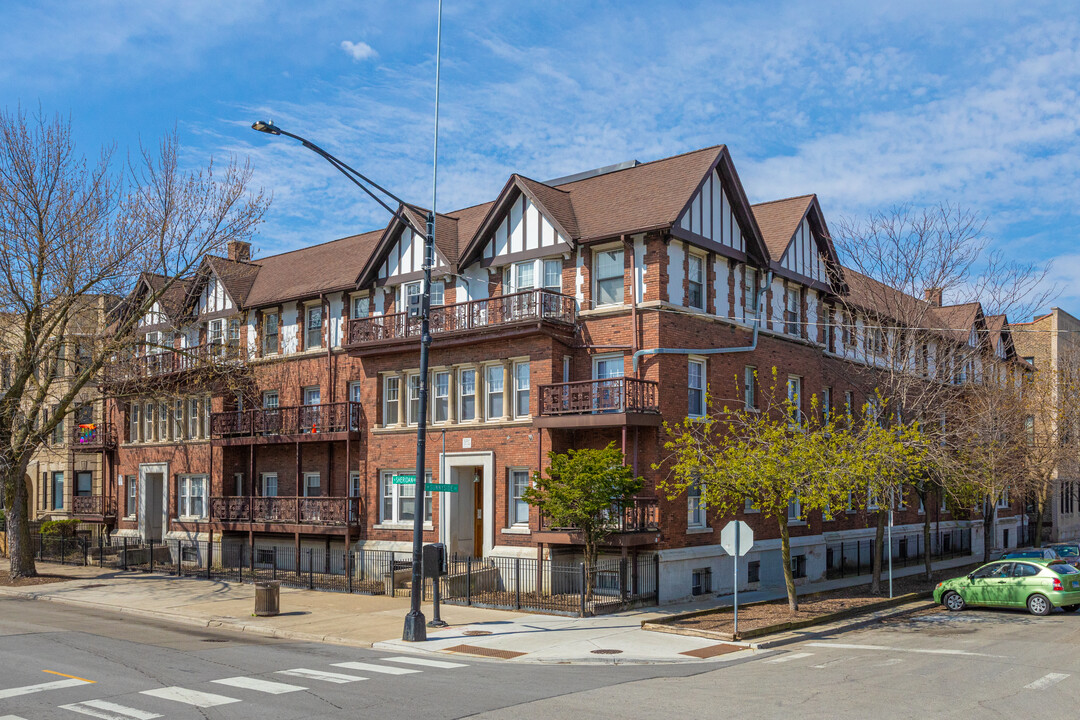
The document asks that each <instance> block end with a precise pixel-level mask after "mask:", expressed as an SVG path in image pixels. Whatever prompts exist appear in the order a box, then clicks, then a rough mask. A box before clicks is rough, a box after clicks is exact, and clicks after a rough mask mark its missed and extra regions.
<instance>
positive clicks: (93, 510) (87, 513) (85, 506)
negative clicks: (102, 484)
mask: <svg viewBox="0 0 1080 720" xmlns="http://www.w3.org/2000/svg"><path fill="white" fill-rule="evenodd" d="M71 514H72V515H74V516H75V517H78V518H88V519H89V518H98V519H101V520H104V519H105V518H107V517H116V498H111V497H102V496H101V495H76V496H75V497H73V498H71Z"/></svg>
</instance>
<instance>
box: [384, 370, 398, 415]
mask: <svg viewBox="0 0 1080 720" xmlns="http://www.w3.org/2000/svg"><path fill="white" fill-rule="evenodd" d="M399 385H400V381H399V379H398V376H397V375H387V376H385V377H384V378H383V425H397V424H398V417H399V412H398V406H399V405H400V401H399V396H398V393H399V390H400V387H399Z"/></svg>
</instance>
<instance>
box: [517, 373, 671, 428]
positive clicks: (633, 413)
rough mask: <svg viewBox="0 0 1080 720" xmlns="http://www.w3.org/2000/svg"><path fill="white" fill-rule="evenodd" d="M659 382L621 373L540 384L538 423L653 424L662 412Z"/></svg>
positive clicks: (569, 425)
mask: <svg viewBox="0 0 1080 720" xmlns="http://www.w3.org/2000/svg"><path fill="white" fill-rule="evenodd" d="M659 392H660V384H659V383H657V382H654V381H652V380H638V379H637V378H630V377H621V378H610V379H607V380H578V381H576V382H566V383H555V384H554V385H541V386H540V416H539V417H537V418H534V419H533V425H534V426H536V427H548V428H571V429H573V428H584V427H621V426H627V425H630V426H633V425H638V426H654V427H658V426H660V425H661V424H663V420H662V418H661V416H660V401H659Z"/></svg>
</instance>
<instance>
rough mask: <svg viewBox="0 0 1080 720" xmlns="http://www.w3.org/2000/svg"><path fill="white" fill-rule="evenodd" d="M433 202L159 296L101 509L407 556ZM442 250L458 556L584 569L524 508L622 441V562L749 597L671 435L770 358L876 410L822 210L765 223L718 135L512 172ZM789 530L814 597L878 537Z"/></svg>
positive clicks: (179, 532)
mask: <svg viewBox="0 0 1080 720" xmlns="http://www.w3.org/2000/svg"><path fill="white" fill-rule="evenodd" d="M424 212H425V211H423V210H421V209H418V208H414V207H407V206H406V207H402V208H400V210H399V212H398V214H397V215H396V216H395V218H394V219H393V220H392V221H391V222H390V223H389V225H388V226H387V227H385V228H382V229H379V230H375V231H372V232H367V233H363V234H360V235H355V236H351V237H346V238H342V239H340V240H335V241H333V242H327V243H323V244H319V245H314V246H311V247H308V248H304V249H301V250H296V251H293V252H288V253H283V254H280V255H274V256H269V257H264V258H259V259H255V260H252V259H251V258H250V257H249V253H250V250H249V247H248V246H246V245H245V244H242V243H235V244H233V245H232V246H231V247H230V248H229V252H228V257H227V258H221V257H207V258H205V262H204V263H203V264H202V266H201V267H200V268H199V270H198V271H197V272H196V273H195V274H194V275H193V276H192V277H190V278H185V279H184V280H183V282H182V283H178V284H177V285H175V286H174V288H173V290H172V291H171V292H170V293H169V294H168V295H167V296H165V297H163V298H162V300H161V302H159V303H158V304H157V305H156V306H155V307H154V309H153V311H152V312H151V313H149V314H148V315H147V316H146V317H145V318H144V319H143V324H142V327H141V332H142V333H143V334H144V337H143V340H144V341H145V346H144V348H143V349H142V350H140V352H139V353H137V354H136V355H135V356H134V357H133V358H130V359H128V360H126V361H124V362H118V363H117V364H116V365H115V366H113V367H111V368H110V369H109V372H108V374H107V376H106V383H105V385H104V387H105V390H106V392H107V394H108V396H109V398H110V399H109V401H108V412H107V416H106V417H105V418H104V423H105V426H106V427H107V428H110V429H112V430H113V431H115V434H116V437H117V438H118V439H119V442H118V443H117V445H116V447H115V448H111V447H110V448H105V449H104V452H103V455H104V457H105V460H106V462H105V463H104V466H103V468H104V469H103V470H102V472H103V473H104V478H105V479H104V481H103V482H96V483H95V484H94V485H93V487H94V488H95V490H96V489H98V488H100V492H101V493H102V494H103V497H104V500H103V501H102V502H103V504H104V506H105V507H109V508H115V511H114V515H113V516H110V517H104V518H98V519H101V520H103V521H104V522H106V524H107V525H108V527H109V528H110V529H111V530H112V531H113V533H114V536H115V537H138V538H144V539H145V538H153V539H155V540H160V539H178V538H182V539H192V538H198V539H204V540H206V539H215V540H216V539H217V538H221V537H233V538H239V539H246V540H247V541H248V542H249V543H253V544H259V545H262V546H271V545H277V546H285V547H291V548H298V549H299V548H303V547H305V546H306V547H326V548H330V547H334V548H338V549H343V548H345V547H351V548H369V549H394V550H408V549H409V548H410V540H411V527H412V517H413V512H415V511H417V506H418V505H417V499H416V498H415V497H414V494H413V492H412V490H413V489H414V486H410V485H397V484H394V483H393V481H392V478H393V476H394V475H397V474H407V473H411V472H412V469H413V467H414V464H415V454H416V432H415V424H416V420H417V418H416V411H417V406H418V387H419V379H418V375H417V368H418V367H419V320H418V319H417V318H414V317H411V316H410V315H409V313H408V312H407V308H408V306H409V302H410V298H412V297H414V296H418V295H419V293H420V291H421V282H422V281H421V277H422V272H421V269H420V264H421V252H422V229H423V227H424ZM435 245H436V261H435V269H434V271H433V285H432V306H433V309H432V313H431V328H432V337H433V339H432V344H431V359H430V364H431V370H430V372H431V376H430V386H429V387H430V393H429V398H430V403H429V404H430V417H429V426H428V427H429V435H428V442H427V467H428V468H429V469H430V472H431V479H432V480H433V481H441V482H448V483H456V484H457V485H458V486H459V490H458V492H456V493H435V494H434V495H432V496H429V497H426V498H424V499H422V502H421V506H422V510H421V511H422V512H424V514H425V521H426V525H425V527H426V529H427V531H426V533H425V541H427V542H435V541H441V542H445V543H446V544H447V545H448V547H449V550H450V552H451V553H454V554H457V555H458V556H472V557H480V556H512V557H537V556H549V557H563V556H565V557H570V556H574V555H575V554H580V546H579V545H578V544H577V541H576V538H575V535H574V533H573V532H572V531H569V530H566V529H559V528H552V527H549V525H548V523H547V522H546V521H545V519H544V518H541V517H539V516H538V514H537V512H536V510H535V509H533V508H530V507H529V506H528V505H527V504H526V503H524V502H523V501H522V499H521V496H522V492H523V490H524V488H525V486H526V484H527V482H528V479H529V476H530V474H531V473H532V472H533V471H535V470H537V469H542V468H543V467H544V466H545V465H546V462H547V458H546V455H547V453H548V452H549V451H552V450H554V451H564V450H566V449H567V448H573V447H601V446H604V445H606V444H608V443H610V442H614V443H616V445H617V446H619V447H620V448H622V450H623V452H624V454H625V457H626V459H627V463H628V464H630V465H632V466H633V467H634V469H635V471H636V472H637V473H638V474H640V475H642V476H643V477H644V478H645V480H646V483H645V489H644V490H643V491H642V493H641V494H640V497H638V498H636V499H635V500H634V501H633V502H632V503H631V504H630V506H628V507H626V508H624V509H622V511H621V512H620V513H619V516H620V517H619V520H618V531H617V532H614V533H613V534H612V535H611V536H610V537H609V541H608V542H609V547H608V548H607V550H606V552H608V553H611V554H616V555H624V556H625V555H641V554H645V553H647V554H659V556H660V572H661V577H660V600H661V602H668V601H675V600H679V599H682V598H686V597H688V596H690V595H691V594H692V593H702V592H725V591H730V582H731V581H730V579H729V578H730V577H731V564H730V563H731V558H730V557H729V556H727V555H726V554H725V553H724V552H723V550H722V549H721V548H720V546H719V533H720V530H721V528H722V527H723V524H724V523H725V522H726V521H727V520H728V518H719V517H714V515H713V513H711V512H704V511H703V510H702V508H701V507H700V506H699V504H698V502H697V500H696V498H694V497H690V498H687V497H682V498H678V499H675V500H668V499H667V498H666V497H664V496H663V494H662V493H659V492H657V489H656V487H657V483H658V482H659V480H660V479H661V478H662V477H663V471H656V470H653V469H652V467H653V464H654V463H657V462H661V461H662V460H663V447H662V446H663V442H664V436H663V430H662V427H661V425H662V423H663V421H664V420H665V419H668V420H679V419H682V418H683V417H686V416H687V415H688V414H689V415H695V414H702V413H704V412H705V407H704V400H703V398H704V392H705V390H706V388H708V389H709V391H710V393H712V394H713V395H715V396H717V397H720V398H728V399H736V400H737V401H738V402H745V403H746V404H748V405H751V406H752V405H754V404H755V403H756V402H758V399H759V397H760V393H761V391H762V390H761V388H758V387H755V384H756V383H755V379H754V371H755V369H756V370H757V371H758V372H759V373H761V374H762V375H764V374H767V373H768V372H769V371H770V370H771V368H773V367H776V368H777V369H778V372H779V374H780V377H781V378H783V380H782V382H786V383H787V385H788V387H791V388H794V392H796V393H797V394H798V396H799V398H800V402H802V403H804V404H807V408H806V409H807V410H808V409H809V407H808V403H809V398H810V396H811V395H817V396H818V397H819V398H822V400H823V402H825V403H827V404H828V405H829V406H830V407H837V408H839V407H843V406H845V405H846V406H848V407H854V408H857V407H861V405H862V403H863V402H864V401H865V400H866V398H867V397H869V396H871V395H872V394H873V387H869V386H867V383H866V382H865V381H863V380H861V378H863V377H865V374H864V373H857V372H853V371H852V370H853V368H854V367H856V366H858V367H865V366H868V365H873V363H874V362H876V358H875V354H876V353H879V352H880V351H881V348H880V347H878V344H877V342H876V338H877V332H876V330H875V329H874V328H872V327H870V326H869V325H868V316H866V317H864V316H859V315H858V314H856V315H855V316H854V317H849V316H848V315H845V313H843V312H842V311H841V309H840V305H839V304H838V303H837V297H838V293H840V292H851V291H852V288H857V287H858V285H859V283H860V282H870V281H869V280H867V279H865V278H862V277H861V276H856V275H854V274H853V273H851V272H850V271H845V270H844V269H843V268H841V267H840V265H839V263H838V260H837V256H836V253H835V251H834V249H833V247H832V245H831V242H830V240H829V234H828V229H827V225H826V222H825V218H824V216H823V214H822V211H821V209H820V207H819V205H818V202H817V199H816V197H815V196H813V195H807V196H802V197H797V198H790V199H786V200H778V201H775V202H770V203H763V204H760V205H755V206H751V205H750V204H749V203H748V201H747V199H746V195H745V193H744V191H743V187H742V184H741V182H740V180H739V177H738V174H737V173H736V171H735V167H734V165H733V164H732V162H731V159H730V156H729V154H728V151H727V149H726V148H725V147H723V146H718V147H711V148H706V149H703V150H698V151H695V152H691V153H687V154H684V155H679V156H676V157H671V158H667V159H664V160H659V161H655V162H650V163H645V164H639V163H627V164H624V165H622V166H615V167H612V168H606V169H602V170H598V171H592V172H587V173H582V174H581V175H578V176H571V177H567V178H562V179H559V180H554V181H549V182H547V183H540V182H536V181H534V180H530V179H528V178H525V177H522V176H519V175H512V176H511V177H510V178H509V180H508V181H507V182H506V184H505V186H504V187H503V189H502V191H501V192H500V194H499V196H498V197H497V198H495V200H493V201H492V202H489V203H485V204H483V205H477V206H474V207H469V208H464V209H461V210H457V211H453V212H447V213H444V214H440V215H439V216H438V218H437V222H436V238H435ZM161 281H162V279H161V278H155V277H146V278H144V279H143V281H142V285H141V286H140V287H139V288H137V289H135V290H134V291H133V292H135V293H139V292H147V291H149V290H151V289H152V288H153V287H154V284H155V283H160V282H161ZM917 302H924V301H923V300H918V301H917ZM937 304H938V305H940V299H938V300H937ZM938 310H939V311H940V312H941V314H942V317H943V318H946V317H947V320H948V322H950V323H952V324H950V325H948V326H947V327H952V328H956V329H957V330H958V332H957V333H956V334H957V335H958V336H959V337H960V338H962V339H961V340H952V339H949V338H943V340H942V343H941V344H940V346H939V347H938V352H939V353H940V354H941V357H943V358H944V357H945V356H946V355H947V354H948V353H946V352H945V350H944V349H945V347H946V346H947V345H948V344H949V343H952V342H955V343H957V344H960V345H963V344H965V342H966V341H967V340H968V339H969V338H970V339H971V342H972V343H973V344H972V345H970V350H971V352H972V355H973V357H974V358H975V360H974V362H976V363H981V362H983V360H982V359H981V358H984V357H985V359H986V361H987V362H989V361H990V359H991V358H992V356H993V354H994V353H995V351H996V348H1004V350H1003V351H1002V352H1001V353H998V355H999V357H998V359H1001V360H1006V361H1008V360H1011V359H1013V358H1014V357H1015V351H1013V350H1012V344H1011V342H1007V343H1001V342H998V340H999V339H1001V338H1002V337H1004V338H1006V339H1007V338H1008V334H1009V331H1008V325H1007V323H1006V322H1004V319H1001V321H1000V322H997V324H996V325H993V327H992V326H991V325H992V324H991V323H988V320H987V318H985V317H984V316H983V314H982V312H981V309H980V308H978V306H977V305H976V306H961V307H959V308H938ZM756 323H759V330H758V331H757V332H755V330H754V328H755V324H756ZM956 323H960V325H957V324H956ZM721 348H724V349H731V350H733V351H731V352H726V353H724V354H717V353H715V352H713V351H715V350H716V349H721ZM738 349H741V350H738ZM933 362H934V361H933V359H932V363H933ZM938 364H939V366H940V367H942V368H944V360H942V361H941V362H940V363H938ZM946 370H947V368H946ZM907 500H908V502H906V503H901V505H900V508H899V510H898V512H897V520H896V523H897V525H898V527H897V528H896V532H898V533H899V532H902V531H904V530H906V531H907V532H910V533H911V534H915V533H918V532H919V531H920V529H921V527H922V523H923V518H924V513H927V512H928V513H930V514H931V515H932V516H933V519H934V522H935V528H936V531H948V530H951V529H954V528H969V527H970V528H972V533H973V546H974V547H973V549H974V550H975V551H976V552H978V551H980V550H981V547H982V544H983V542H984V541H988V542H991V543H992V544H993V545H994V546H995V547H1000V546H1010V545H1015V543H1016V539H1017V536H1018V532H1019V529H1020V523H1021V519H1020V517H1019V514H1018V513H1016V512H1014V511H1013V509H1012V508H1011V507H1009V506H1008V503H1007V502H1006V503H1004V504H1003V506H1002V507H1001V509H1000V513H999V520H998V522H997V525H996V527H995V533H996V536H995V537H994V538H990V539H989V540H985V539H984V538H982V535H981V532H982V531H981V527H980V524H979V522H978V521H977V520H973V519H966V518H964V519H961V518H954V517H952V516H951V515H950V514H949V513H948V512H947V511H946V510H945V508H944V506H943V505H942V504H941V503H937V502H936V503H934V507H928V508H923V507H920V503H919V502H918V499H917V498H916V497H915V496H914V495H912V496H911V497H910V498H907ZM76 509H77V508H76ZM792 513H793V515H792V517H793V524H792V530H791V534H792V547H793V550H792V553H793V555H794V556H795V557H794V559H793V564H796V567H797V574H798V575H799V576H801V577H802V578H804V579H802V580H800V582H812V581H814V580H816V579H820V578H822V577H823V576H824V575H825V573H826V571H827V566H831V565H832V564H834V563H835V562H836V561H835V559H834V557H833V556H834V553H833V552H832V550H831V548H832V546H834V545H836V544H837V543H839V542H841V541H845V540H846V541H848V542H849V543H850V542H853V541H855V540H859V539H861V540H863V541H865V540H866V539H867V538H870V537H872V535H873V533H874V527H873V521H872V520H869V519H868V518H867V516H866V515H865V514H864V513H862V512H851V513H846V514H843V515H842V516H841V517H839V518H837V519H835V520H831V521H825V520H823V518H822V517H821V516H820V515H819V514H810V516H809V517H806V518H802V517H800V516H801V513H800V512H799V510H798V508H797V507H794V508H793V509H792ZM740 517H741V518H742V519H745V520H746V521H747V522H749V523H750V524H751V525H753V526H754V528H755V533H756V545H755V548H754V550H753V551H751V553H750V554H749V555H747V556H746V557H745V558H742V559H740V561H739V562H740V563H743V565H742V566H741V567H740V577H741V578H745V579H746V582H747V583H748V586H749V587H756V586H758V585H759V584H760V585H770V584H779V583H781V582H782V570H781V567H780V560H779V557H780V554H779V539H778V533H777V530H776V528H775V527H773V524H771V523H762V522H758V519H757V516H756V515H755V513H754V512H753V510H752V509H748V511H747V512H745V513H741V514H740ZM297 555H299V550H297ZM254 560H255V558H253V561H254Z"/></svg>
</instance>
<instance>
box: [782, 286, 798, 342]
mask: <svg viewBox="0 0 1080 720" xmlns="http://www.w3.org/2000/svg"><path fill="white" fill-rule="evenodd" d="M800 299H801V298H800V293H799V288H797V287H789V288H785V289H784V332H786V333H787V334H788V335H798V334H799V329H800V328H799V325H800V323H799V315H800V313H799V301H800Z"/></svg>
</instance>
